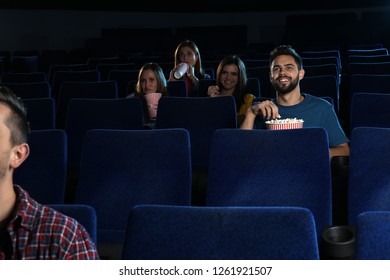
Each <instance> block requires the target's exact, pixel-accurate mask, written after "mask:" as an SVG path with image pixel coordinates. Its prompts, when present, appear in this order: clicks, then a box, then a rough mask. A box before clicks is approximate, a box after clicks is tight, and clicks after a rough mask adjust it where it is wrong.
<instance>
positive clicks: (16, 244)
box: [7, 186, 99, 260]
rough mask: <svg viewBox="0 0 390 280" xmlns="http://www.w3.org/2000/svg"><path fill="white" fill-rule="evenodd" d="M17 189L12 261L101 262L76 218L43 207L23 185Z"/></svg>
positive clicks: (11, 225) (9, 228) (11, 230)
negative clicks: (98, 260)
mask: <svg viewBox="0 0 390 280" xmlns="http://www.w3.org/2000/svg"><path fill="white" fill-rule="evenodd" d="M14 189H15V192H16V194H17V199H16V201H17V206H16V209H17V210H16V213H15V214H14V216H13V217H12V218H11V220H10V222H9V224H8V226H7V231H8V233H9V235H10V237H11V240H12V248H13V254H12V259H21V260H32V259H34V260H75V259H77V260H91V259H93V260H97V259H99V255H98V252H97V250H96V246H95V244H94V243H93V241H92V239H91V237H90V236H89V234H88V233H87V231H86V230H85V228H84V227H83V226H82V225H81V224H79V223H78V222H77V221H76V220H75V219H73V218H70V217H68V216H65V215H63V214H61V213H60V212H58V211H56V210H54V209H52V208H49V207H47V206H44V205H41V204H39V203H38V202H36V201H35V200H34V199H32V198H31V197H30V196H29V195H28V193H27V192H26V191H24V190H23V189H22V188H21V187H19V186H14Z"/></svg>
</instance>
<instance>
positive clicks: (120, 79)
mask: <svg viewBox="0 0 390 280" xmlns="http://www.w3.org/2000/svg"><path fill="white" fill-rule="evenodd" d="M138 73H139V71H138V70H111V71H110V72H109V73H108V80H114V81H116V83H117V85H118V97H126V96H127V87H128V85H129V82H131V81H137V80H138Z"/></svg>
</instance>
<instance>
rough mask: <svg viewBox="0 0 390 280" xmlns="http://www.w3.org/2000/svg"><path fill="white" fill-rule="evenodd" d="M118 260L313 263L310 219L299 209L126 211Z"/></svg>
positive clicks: (149, 207) (140, 208)
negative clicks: (127, 217) (123, 233)
mask: <svg viewBox="0 0 390 280" xmlns="http://www.w3.org/2000/svg"><path fill="white" fill-rule="evenodd" d="M122 259H138V260H163V259H164V260H260V259H262V260H293V259H296V260H303V259H312V260H313V259H314V260H318V259H319V253H318V245H317V237H316V229H315V221H314V218H313V214H312V213H311V212H310V210H308V209H306V208H299V207H194V206H190V207H186V206H162V205H139V206H136V207H134V208H133V209H132V211H131V213H130V216H129V220H128V224H127V231H126V240H125V243H124V247H123V253H122Z"/></svg>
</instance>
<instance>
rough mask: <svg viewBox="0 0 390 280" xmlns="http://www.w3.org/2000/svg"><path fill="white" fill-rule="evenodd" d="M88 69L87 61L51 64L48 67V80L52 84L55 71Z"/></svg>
mask: <svg viewBox="0 0 390 280" xmlns="http://www.w3.org/2000/svg"><path fill="white" fill-rule="evenodd" d="M87 70H89V68H88V64H87V63H78V64H52V65H50V67H49V73H48V82H49V83H50V85H53V80H54V74H55V73H56V72H57V71H87Z"/></svg>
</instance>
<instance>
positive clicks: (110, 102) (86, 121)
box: [65, 98, 144, 169]
mask: <svg viewBox="0 0 390 280" xmlns="http://www.w3.org/2000/svg"><path fill="white" fill-rule="evenodd" d="M143 112H144V111H143V107H142V101H141V100H140V99H138V98H115V99H95V98H94V99H91V98H73V99H71V100H70V101H69V106H68V113H67V117H66V120H65V131H66V133H67V135H68V139H69V141H68V147H69V153H68V164H69V166H70V167H71V168H75V169H78V168H79V163H80V157H81V151H82V147H83V142H84V136H85V133H86V132H87V131H88V130H90V129H94V128H102V129H142V128H143Z"/></svg>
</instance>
